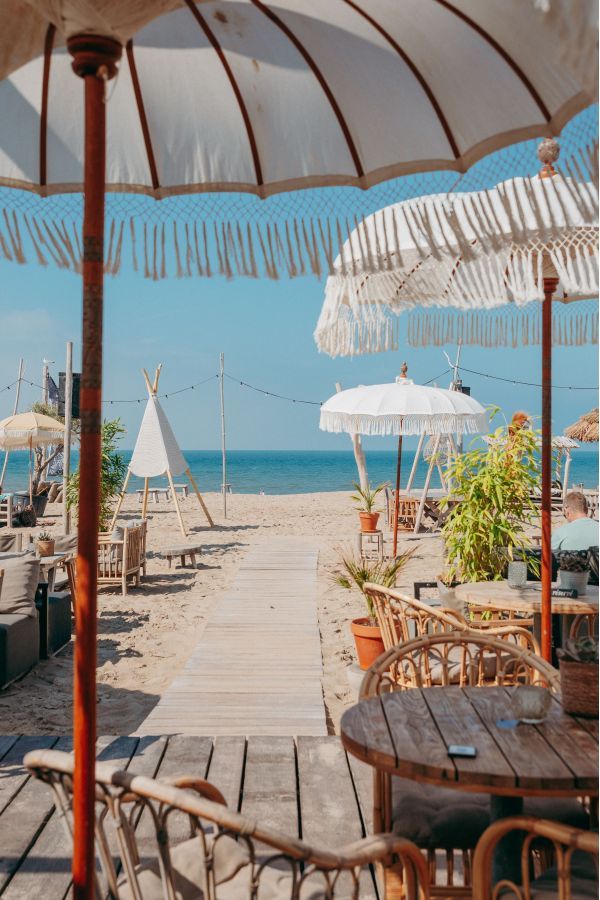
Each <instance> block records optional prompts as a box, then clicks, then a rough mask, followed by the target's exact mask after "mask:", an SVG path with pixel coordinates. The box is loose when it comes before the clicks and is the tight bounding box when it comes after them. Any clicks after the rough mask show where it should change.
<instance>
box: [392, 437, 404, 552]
mask: <svg viewBox="0 0 600 900" xmlns="http://www.w3.org/2000/svg"><path fill="white" fill-rule="evenodd" d="M400 428H402V422H400ZM401 468H402V433H400V436H399V438H398V462H397V463H396V502H395V503H394V550H393V554H392V555H393V557H394V559H396V551H397V550H398V513H399V506H400V471H401Z"/></svg>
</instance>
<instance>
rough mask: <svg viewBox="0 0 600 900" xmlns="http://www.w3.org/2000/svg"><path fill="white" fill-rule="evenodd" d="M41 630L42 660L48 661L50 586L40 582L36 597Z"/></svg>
mask: <svg viewBox="0 0 600 900" xmlns="http://www.w3.org/2000/svg"><path fill="white" fill-rule="evenodd" d="M35 605H36V606H37V611H38V624H39V628H40V659H48V585H47V584H46V583H45V582H40V584H38V587H37V591H36V595H35Z"/></svg>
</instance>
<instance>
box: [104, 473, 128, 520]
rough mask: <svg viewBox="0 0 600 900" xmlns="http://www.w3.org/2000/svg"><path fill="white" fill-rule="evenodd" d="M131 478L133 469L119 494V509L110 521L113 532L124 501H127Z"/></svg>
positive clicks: (117, 508)
mask: <svg viewBox="0 0 600 900" xmlns="http://www.w3.org/2000/svg"><path fill="white" fill-rule="evenodd" d="M130 478H131V469H127V475H126V476H125V481H124V482H123V487H122V488H121V493H120V494H119V499H118V500H117V507H116V509H115V511H114V514H113V517H112V519H111V520H110V525H109V531H112V530H113V528H114V527H115V522H116V521H117V519H118V518H119V513H120V512H121V507H122V506H123V500H124V499H125V494H126V493H127V485H128V484H129V479H130Z"/></svg>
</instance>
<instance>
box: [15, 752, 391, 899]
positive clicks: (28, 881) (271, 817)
mask: <svg viewBox="0 0 600 900" xmlns="http://www.w3.org/2000/svg"><path fill="white" fill-rule="evenodd" d="M42 747H43V748H50V747H54V748H55V749H62V750H69V749H70V747H71V741H70V739H69V738H57V737H16V736H15V737H0V896H2V900H37V898H39V897H43V898H44V900H64V898H65V897H66V896H68V895H70V883H71V878H70V865H71V861H70V845H69V841H68V839H67V837H66V835H65V832H64V829H63V825H62V823H61V822H60V821H59V818H58V816H57V815H56V813H55V811H54V806H53V802H52V795H51V793H50V790H49V788H48V787H47V786H46V785H44V784H42V783H41V782H38V781H36V780H35V779H34V778H31V777H30V776H29V775H28V773H27V772H26V771H25V770H24V769H23V767H22V765H21V762H22V759H23V756H24V755H25V753H27V752H28V751H29V750H33V749H36V748H42ZM98 757H99V759H102V760H105V761H106V762H110V763H111V764H113V765H115V766H118V767H120V768H127V769H129V770H130V771H134V772H136V773H139V774H143V775H147V776H149V777H162V778H167V777H172V776H175V775H182V774H193V775H197V776H199V777H201V778H207V779H208V780H209V781H211V782H212V783H213V784H215V785H216V786H217V787H218V788H219V790H220V791H221V792H222V793H223V795H224V797H225V799H226V801H227V804H228V805H229V806H230V807H231V808H233V809H236V810H239V811H241V812H243V813H244V814H246V815H249V816H252V817H253V818H256V819H258V820H259V821H260V822H262V823H264V824H266V825H269V826H271V827H273V828H277V829H280V830H281V831H282V832H285V833H286V834H288V835H290V836H293V837H303V838H304V839H306V840H307V841H310V842H311V843H314V844H320V845H322V846H326V847H331V848H337V847H341V846H343V845H345V844H348V843H350V842H352V841H355V840H359V839H360V838H361V837H363V836H364V835H365V833H366V829H367V830H368V829H369V828H370V827H371V818H370V817H371V809H372V794H371V770H370V768H369V767H368V766H364V765H363V764H362V763H360V762H359V761H358V760H356V759H353V758H352V757H348V756H347V755H346V753H345V751H344V749H343V747H342V745H341V742H340V740H339V738H338V737H334V736H331V737H299V738H296V739H294V738H292V737H283V736H281V737H277V736H275V737H268V736H264V735H260V736H257V737H250V738H247V739H246V738H244V737H241V736H218V737H216V738H211V737H202V736H195V735H167V736H164V735H163V736H161V737H152V736H149V735H147V736H144V737H112V738H108V737H105V738H100V739H99V741H98ZM361 897H369V898H375V897H376V891H375V886H374V881H373V877H372V873H371V872H370V871H369V870H366V871H365V873H364V876H363V883H362V886H361Z"/></svg>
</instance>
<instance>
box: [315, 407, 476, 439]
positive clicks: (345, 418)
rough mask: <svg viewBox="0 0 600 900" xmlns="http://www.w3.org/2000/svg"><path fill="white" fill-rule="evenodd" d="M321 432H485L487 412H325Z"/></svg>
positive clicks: (374, 433)
mask: <svg viewBox="0 0 600 900" xmlns="http://www.w3.org/2000/svg"><path fill="white" fill-rule="evenodd" d="M319 428H320V429H321V431H330V432H334V433H335V434H340V433H342V432H343V433H345V434H363V435H378V436H385V435H399V434H406V435H410V434H481V433H483V432H485V431H487V430H488V422H487V417H486V416H485V415H484V414H481V413H477V414H472V415H471V414H468V413H465V414H463V415H455V414H448V415H438V414H436V415H434V416H428V415H412V414H411V415H406V416H398V415H389V416H368V415H353V414H350V413H341V412H329V411H328V410H322V411H321V418H320V421H319Z"/></svg>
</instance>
